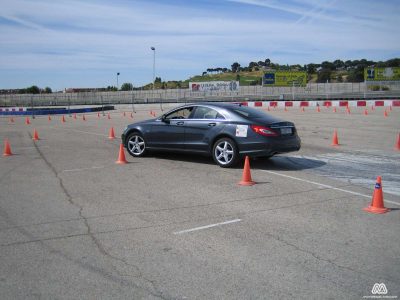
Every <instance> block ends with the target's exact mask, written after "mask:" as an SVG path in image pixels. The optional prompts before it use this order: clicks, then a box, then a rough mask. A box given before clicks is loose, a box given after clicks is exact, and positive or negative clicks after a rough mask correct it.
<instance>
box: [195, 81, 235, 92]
mask: <svg viewBox="0 0 400 300" xmlns="http://www.w3.org/2000/svg"><path fill="white" fill-rule="evenodd" d="M189 89H190V91H191V92H210V91H216V92H227V91H228V92H237V91H239V81H203V82H189Z"/></svg>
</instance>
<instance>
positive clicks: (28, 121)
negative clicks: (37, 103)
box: [25, 117, 31, 125]
mask: <svg viewBox="0 0 400 300" xmlns="http://www.w3.org/2000/svg"><path fill="white" fill-rule="evenodd" d="M25 124H26V125H29V124H31V120H30V119H29V117H26V118H25Z"/></svg>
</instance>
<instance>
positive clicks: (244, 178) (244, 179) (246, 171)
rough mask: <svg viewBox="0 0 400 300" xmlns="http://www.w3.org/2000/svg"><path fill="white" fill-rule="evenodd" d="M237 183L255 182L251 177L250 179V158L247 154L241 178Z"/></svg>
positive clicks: (251, 183)
mask: <svg viewBox="0 0 400 300" xmlns="http://www.w3.org/2000/svg"><path fill="white" fill-rule="evenodd" d="M238 184H239V185H246V186H249V185H254V184H256V183H255V182H254V181H253V180H252V179H251V173H250V159H249V157H248V156H246V159H245V161H244V168H243V175H242V180H241V181H240V182H239V183H238Z"/></svg>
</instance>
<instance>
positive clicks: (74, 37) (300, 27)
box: [0, 0, 400, 91]
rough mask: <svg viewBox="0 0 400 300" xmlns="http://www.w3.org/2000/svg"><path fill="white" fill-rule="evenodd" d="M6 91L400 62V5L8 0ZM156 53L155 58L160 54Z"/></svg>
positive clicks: (0, 4) (1, 73) (335, 0)
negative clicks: (274, 67) (261, 67)
mask: <svg viewBox="0 0 400 300" xmlns="http://www.w3.org/2000/svg"><path fill="white" fill-rule="evenodd" d="M0 8H1V9H0V89H8V88H10V89H11V88H24V87H28V86H31V85H37V86H39V87H42V88H44V87H46V86H49V87H50V88H52V89H53V91H59V90H63V89H64V88H72V87H81V88H84V87H106V86H109V85H114V86H116V85H117V73H120V75H119V76H118V83H119V86H121V84H122V83H124V82H130V83H132V84H133V85H134V86H141V85H143V84H147V83H150V82H151V81H152V80H153V58H154V56H153V55H154V54H155V73H156V76H158V77H161V78H162V80H163V81H167V80H184V79H187V78H189V77H191V76H194V75H199V74H201V73H202V72H203V71H205V70H206V69H207V68H216V67H227V68H230V67H231V65H232V63H233V62H236V61H237V62H239V63H240V64H241V65H242V66H247V65H248V64H249V62H251V61H259V60H265V59H266V58H269V59H270V60H271V61H272V62H274V63H279V64H301V65H303V64H308V63H321V62H322V61H325V60H328V61H334V60H336V59H341V60H348V59H351V60H354V59H362V58H366V59H368V60H375V61H381V60H387V59H391V58H395V57H400V34H399V32H398V31H399V29H398V28H399V17H400V2H399V1H397V0H380V1H376V0H359V1H353V0H287V1H286V0H285V1H283V0H281V1H279V0H196V1H189V0H186V1H185V0H147V1H146V0H0ZM151 47H154V48H155V52H153V51H152V50H151Z"/></svg>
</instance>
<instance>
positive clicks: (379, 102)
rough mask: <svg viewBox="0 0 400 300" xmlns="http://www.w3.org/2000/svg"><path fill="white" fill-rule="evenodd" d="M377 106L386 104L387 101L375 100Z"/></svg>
mask: <svg viewBox="0 0 400 300" xmlns="http://www.w3.org/2000/svg"><path fill="white" fill-rule="evenodd" d="M375 106H385V101H375Z"/></svg>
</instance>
